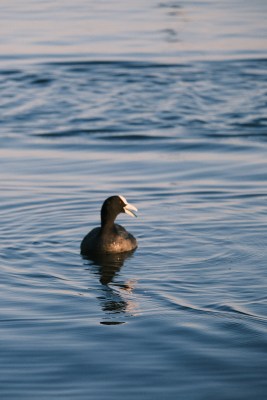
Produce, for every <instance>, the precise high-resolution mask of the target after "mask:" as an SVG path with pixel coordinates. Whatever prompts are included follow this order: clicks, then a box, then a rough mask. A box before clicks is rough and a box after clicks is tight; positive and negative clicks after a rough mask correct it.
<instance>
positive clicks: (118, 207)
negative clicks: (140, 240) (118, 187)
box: [81, 196, 137, 255]
mask: <svg viewBox="0 0 267 400" xmlns="http://www.w3.org/2000/svg"><path fill="white" fill-rule="evenodd" d="M134 211H137V208H136V207H134V206H133V205H132V204H129V203H128V202H127V200H126V199H125V197H123V196H112V197H109V198H108V199H106V200H105V201H104V203H103V205H102V208H101V227H98V228H94V229H93V230H92V231H90V232H89V233H88V234H87V235H86V236H85V237H84V238H83V240H82V242H81V253H82V254H86V255H88V254H89V255H90V254H93V253H113V254H114V253H123V252H128V251H132V250H134V249H136V247H137V241H136V239H135V238H134V236H133V235H131V233H129V232H127V231H126V229H124V228H123V227H122V226H121V225H118V224H114V221H115V219H116V217H117V216H118V214H120V213H126V214H129V215H131V216H132V217H135V216H136V215H135V213H134Z"/></svg>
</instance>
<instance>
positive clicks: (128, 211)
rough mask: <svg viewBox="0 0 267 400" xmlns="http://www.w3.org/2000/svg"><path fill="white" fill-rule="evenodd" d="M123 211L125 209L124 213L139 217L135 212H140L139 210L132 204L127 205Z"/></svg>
mask: <svg viewBox="0 0 267 400" xmlns="http://www.w3.org/2000/svg"><path fill="white" fill-rule="evenodd" d="M123 209H124V212H125V213H126V214H128V215H130V216H131V217H137V215H136V214H135V213H134V212H133V211H138V210H137V208H136V207H135V206H133V205H132V204H129V203H127V204H126V206H124V207H123Z"/></svg>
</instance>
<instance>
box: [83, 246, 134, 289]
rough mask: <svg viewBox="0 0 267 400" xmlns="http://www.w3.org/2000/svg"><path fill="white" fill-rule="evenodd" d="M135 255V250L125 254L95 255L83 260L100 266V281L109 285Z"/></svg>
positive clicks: (85, 257)
mask: <svg viewBox="0 0 267 400" xmlns="http://www.w3.org/2000/svg"><path fill="white" fill-rule="evenodd" d="M133 253H134V250H133V251H127V252H124V253H95V254H91V255H87V256H83V258H84V259H87V260H90V261H93V264H94V265H97V266H98V274H99V276H100V279H99V281H100V282H101V283H102V285H108V284H109V283H110V282H112V280H113V278H114V276H115V275H116V274H117V273H118V272H119V271H120V269H121V267H122V266H123V264H124V261H125V260H126V259H127V258H130V257H132V255H133Z"/></svg>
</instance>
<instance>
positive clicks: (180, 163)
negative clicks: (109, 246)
mask: <svg viewBox="0 0 267 400" xmlns="http://www.w3.org/2000/svg"><path fill="white" fill-rule="evenodd" d="M11 3H12V4H15V3H16V2H14V1H13V2H11ZM34 3H35V2H29V5H26V6H25V12H24V14H23V15H24V19H25V20H26V21H25V20H24V19H22V20H21V23H22V24H23V23H24V22H25V23H26V22H27V24H26V25H27V26H28V29H29V31H30V32H31V31H32V30H33V31H34V29H36V28H34V26H33V25H31V24H30V23H29V21H30V20H31V15H32V16H34V15H35V13H36V12H37V11H36V9H35V8H31V7H33V4H34ZM37 3H39V2H36V4H37ZM148 3H149V6H147V7H146V13H147V14H145V15H148V14H149V10H150V11H151V10H152V11H151V13H152V15H153V16H156V15H157V16H158V18H159V16H161V17H162V16H164V15H165V16H166V18H167V15H169V17H168V18H174V16H175V15H176V17H177V15H180V14H179V13H181V12H182V11H183V13H184V14H186V15H189V16H190V15H191V16H192V15H196V13H197V11H199V12H200V11H201V13H200V14H201V15H202V18H203V17H204V15H205V18H206V19H207V21H209V22H210V24H211V23H212V21H213V19H212V18H211V17H210V16H209V15H218V17H219V15H224V14H220V12H222V11H220V12H219V10H221V8H220V7H222V5H221V6H220V7H219V5H218V4H219V2H215V3H216V5H217V6H216V7H217V8H216V7H215V8H216V10H217V11H216V10H215V9H213V10H211V9H210V5H211V3H210V2H188V4H189V5H190V7H189V6H186V4H185V3H184V2H171V3H168V4H167V3H164V2H163V3H160V4H158V5H157V7H154V8H152V6H151V4H152V2H148ZM226 3H227V2H226ZM237 3H238V4H239V3H240V2H236V3H235V7H237ZM244 3H246V4H247V2H244ZM5 4H6V6H5V15H6V21H5V24H4V25H3V29H4V30H6V29H7V26H8V16H10V8H9V7H10V5H9V4H10V3H8V2H5ZM42 4H43V5H42ZM53 4H57V6H53V5H52V3H50V2H43V3H41V2H40V4H39V5H38V6H37V5H36V7H37V8H38V7H43V8H44V9H43V14H42V15H43V17H42V21H43V29H44V27H46V28H47V26H49V24H48V20H49V19H48V17H49V16H50V17H51V16H52V15H53V14H51V13H52V11H51V10H53V12H55V8H56V7H59V6H58V4H59V3H57V2H55V3H53ZM82 4H83V7H81V8H79V7H78V8H77V9H76V11H75V10H74V8H72V9H70V8H68V7H69V2H66V10H65V14H64V12H63V10H62V11H61V12H60V11H58V12H59V14H55V15H54V19H53V18H52V17H51V18H52V19H51V22H50V23H51V24H54V23H55V18H56V15H65V16H66V21H68V17H69V16H70V15H71V12H72V11H73V18H74V20H77V21H78V20H79V21H81V23H82V21H83V16H84V15H86V14H84V13H83V12H82V10H83V11H84V10H87V11H88V9H87V5H86V4H87V3H86V2H84V3H83V2H82V1H81V0H80V1H79V2H78V5H80V6H81V5H82ZM99 4H101V7H102V9H103V10H105V9H106V11H103V13H101V12H100V9H99V7H100V5H99ZM140 4H141V3H140ZM140 4H139V2H138V5H135V6H132V8H131V7H130V6H129V7H130V8H127V7H126V6H125V8H124V9H123V10H124V11H123V10H121V12H123V13H124V16H125V20H124V22H123V24H122V25H121V29H122V27H124V28H123V29H126V27H127V29H128V30H129V31H130V29H133V27H135V29H136V30H137V32H138V33H139V36H138V34H137V35H136V36H134V37H135V44H133V40H134V39H133V36H131V35H129V36H128V37H127V36H126V37H124V38H125V39H124V40H125V43H124V45H123V46H126V47H127V46H128V50H129V52H130V53H131V51H132V53H131V57H125V59H123V57H118V54H119V52H118V51H117V50H116V51H115V50H114V48H112V49H111V50H110V59H109V60H107V59H106V60H105V58H107V57H105V56H104V53H101V51H102V50H103V47H101V46H104V44H105V46H106V48H107V49H108V48H109V47H108V45H107V43H108V37H110V42H111V43H112V45H113V46H115V47H116V46H117V47H116V48H119V45H118V43H117V42H116V38H115V36H116V35H115V33H114V32H113V31H111V30H110V29H111V28H110V25H108V26H107V27H106V30H105V29H104V28H105V26H106V25H105V24H104V25H102V27H103V28H102V29H103V37H102V39H101V40H102V41H101V40H100V39H99V41H100V44H101V46H100V48H99V55H100V53H101V54H102V56H103V57H101V56H99V58H98V57H95V58H94V57H93V56H92V57H82V56H81V55H79V54H78V50H77V49H78V48H75V51H74V50H73V51H74V52H73V53H70V52H69V53H68V52H67V51H66V53H65V54H64V57H63V56H62V57H59V56H58V57H55V58H57V59H52V58H53V57H50V56H51V54H52V53H53V54H55V53H56V50H55V46H56V45H55V43H56V38H57V39H58V40H59V37H60V35H59V34H56V38H55V41H54V42H53V44H52V43H50V44H49V41H48V43H46V45H45V47H44V48H43V52H42V54H41V56H42V58H43V60H42V61H40V60H39V59H38V57H37V53H36V55H34V51H35V50H36V47H35V46H37V44H38V43H37V44H36V42H38V41H39V38H38V35H40V36H41V37H42V38H43V40H44V35H42V33H41V29H40V31H38V32H39V33H38V34H37V33H36V35H35V36H32V39H30V34H29V33H28V34H26V33H25V36H24V39H23V37H21V39H20V40H21V41H22V42H23V40H24V42H23V43H24V46H22V48H21V54H19V55H18V54H17V56H16V57H13V56H12V55H11V54H8V51H6V52H3V51H2V58H1V57H0V59H1V60H2V64H1V65H0V91H1V92H0V93H1V96H0V110H1V113H0V130H1V137H0V185H1V192H0V196H1V201H0V219H1V225H0V235H1V245H0V259H1V268H0V300H1V307H0V354H1V365H0V389H1V390H0V392H1V398H3V399H16V400H17V399H30V398H31V399H35V398H36V399H37V398H38V399H48V398H49V399H75V400H76V399H78V400H80V399H81V400H83V399H100V400H101V399H103V400H104V399H130V400H133V399H137V398H142V399H143V398H144V399H151V400H152V399H153V400H154V399H156V400H157V399H158V400H162V399H166V400H174V399H185V400H188V399H192V400H196V399H197V400H202V399H203V400H204V399H205V400H206V399H219V400H227V399H229V400H233V399H235V400H236V399H240V400H244V399H251V398H255V399H256V398H257V399H263V398H265V396H266V393H267V383H266V367H267V361H266V350H267V313H266V305H267V301H266V300H267V298H266V283H267V272H266V260H267V206H266V204H267V186H266V184H267V140H266V139H267V117H266V106H267V83H266V82H267V60H266V58H265V57H263V55H262V54H261V52H260V51H258V50H257V48H256V47H255V53H256V55H257V57H252V55H253V54H252V52H251V51H250V44H251V41H253V40H256V39H255V38H256V36H257V35H258V36H260V34H259V32H260V29H261V27H262V26H263V19H264V18H263V17H262V19H261V18H260V13H259V11H260V10H263V11H265V10H266V7H265V2H260V1H258V2H255V10H256V11H257V12H256V11H255V13H254V14H253V13H252V12H251V24H250V25H249V29H248V35H249V37H250V38H251V41H248V43H247V47H246V48H243V50H242V52H241V53H242V54H241V55H240V56H239V57H238V56H237V53H236V52H235V56H234V57H232V56H231V55H230V53H229V57H228V58H227V57H225V59H224V60H222V59H220V58H222V57H221V56H222V54H221V56H220V55H219V52H218V53H217V56H216V57H215V58H216V60H214V59H213V57H212V52H213V50H212V48H213V49H215V47H216V46H215V47H212V48H211V49H210V50H209V51H210V53H209V54H206V55H205V56H203V58H202V60H201V57H200V59H199V60H195V59H193V58H194V57H193V58H192V57H191V56H190V54H189V53H188V54H187V53H186V52H183V51H182V50H181V51H182V53H183V54H182V56H181V59H180V58H179V57H177V59H176V62H174V60H173V54H174V53H173V52H172V50H173V49H172V46H174V43H176V45H178V43H180V45H181V46H182V45H183V46H184V47H186V44H188V45H189V44H190V43H191V42H190V40H189V38H190V37H191V36H190V35H189V33H190V32H191V34H193V33H192V32H193V31H192V30H190V29H189V27H188V24H189V26H191V25H190V23H189V22H185V25H186V27H187V28H186V29H187V31H186V32H185V36H184V39H183V40H182V39H181V42H179V41H178V40H177V41H174V40H170V41H168V40H167V39H166V37H164V38H165V39H162V42H160V41H159V50H158V57H156V58H157V60H156V59H155V57H152V56H151V57H150V56H149V55H146V56H145V55H143V56H141V55H139V56H137V55H136V49H137V48H139V49H141V47H140V46H141V44H140V43H141V42H140V38H141V37H142V35H143V37H144V48H146V47H149V44H150V41H149V39H148V38H147V36H145V35H144V32H143V31H142V29H141V28H142V27H144V21H143V20H142V19H141V20H140V25H138V24H137V21H139V15H140V14H138V15H136V14H134V13H133V12H132V11H133V9H135V10H136V9H137V7H139V8H140V7H141V6H140ZM91 5H92V10H93V11H92V16H95V18H96V16H98V19H97V18H96V21H98V22H99V21H100V20H101V21H102V22H103V21H106V20H108V19H109V21H110V24H111V22H112V18H111V16H109V14H108V10H112V11H110V12H111V14H110V15H113V16H114V15H116V10H117V9H118V7H119V5H121V3H119V2H115V1H114V2H111V3H109V7H110V8H108V6H107V4H106V3H105V2H98V3H96V2H91ZM93 6H94V7H95V8H93ZM53 7H54V8H53ZM105 7H107V8H105ZM134 7H136V8H134ZM143 7H145V6H144V5H143ZM218 7H219V10H218ZM233 7H234V6H233ZM251 7H252V6H251ZM30 9H31V10H32V14H31V13H30ZM102 9H101V10H102ZM71 10H72V11H71ZM97 10H98V11H97ZM248 10H250V11H251V8H250V6H247V8H246V7H244V8H243V9H242V10H241V11H240V18H239V19H238V18H237V15H238V13H237V8H233V13H232V20H230V21H228V22H229V26H230V27H233V25H234V22H236V26H237V27H238V26H239V27H240V26H242V22H243V21H244V16H248V15H249V12H248ZM194 12H195V14H194ZM170 13H171V14H170ZM209 13H210V14H209ZM16 15H17V16H18V15H19V14H16ZM88 15H89V14H88ZM90 15H91V14H90ZM234 17H235V18H236V19H234ZM256 17H257V18H256ZM18 18H19V17H18ZM40 18H41V17H40ZM101 18H102V19H101ZM127 18H128V20H129V21H131V23H132V25H131V24H130V23H129V25H127V24H126V22H127ZM162 18H163V17H162ZM162 18H161V19H160V18H159V20H160V21H161V22H162V24H163V25H164V26H166V23H165V22H166V21H165V20H163V19H162ZM253 18H254V19H253ZM256 19H258V21H259V23H258V25H259V28H258V29H259V30H258V31H257V30H254V31H253V29H256V28H255V26H256V22H255V21H256ZM23 21H24V22H23ZM61 21H63V19H61ZM133 21H135V22H133ZM155 21H157V20H156V19H155ZM164 21H165V22H164ZM193 21H195V20H193ZM201 21H202V20H201V19H200V21H199V24H200V25H198V26H197V25H195V24H193V25H194V29H195V30H196V31H197V28H199V32H202V31H201V27H203V25H201ZM223 21H224V24H223V22H221V23H222V25H223V26H225V32H224V33H221V35H222V37H224V40H225V46H226V44H227V46H226V47H227V48H228V50H229V49H230V43H231V37H232V36H231V35H232V34H233V32H232V31H231V29H230V28H229V26H228V25H227V23H226V22H225V21H226V19H225V18H224V19H223ZM47 24H48V25H47ZM155 24H157V23H156V22H155ZM94 26H95V29H96V30H97V32H100V27H99V24H96V25H94ZM18 27H19V25H18ZM227 27H228V28H227ZM252 27H254V28H253V29H252ZM92 29H93V28H92ZM114 29H115V28H114ZM116 29H118V28H116ZM116 29H115V31H116ZM127 29H126V30H127ZM147 29H148V30H149V29H150V32H154V30H153V29H154V28H153V27H152V25H151V24H148V25H147ZM227 29H228V30H227ZM236 29H238V28H236ZM252 31H253V32H254V34H255V35H254V36H253V35H252V33H251V32H252ZM24 32H26V31H24ZM112 32H113V34H112ZM116 32H117V31H116ZM127 32H128V31H127ZM165 33H166V32H165ZM227 33H228V34H229V37H228V36H227ZM167 34H170V32H169V33H168V32H167ZM51 35H52V34H51ZM62 35H63V36H64V38H65V40H66V46H67V47H68V50H70V49H71V48H72V49H73V47H72V40H73V38H74V37H75V35H74V34H73V32H72V35H71V34H70V38H68V36H65V34H63V31H62ZM109 35H110V36H109ZM114 35H115V36H114ZM202 35H203V32H202ZM15 36H16V37H18V34H17V33H16V34H14V36H13V37H12V36H11V37H10V38H9V39H7V37H5V39H3V43H2V44H1V46H2V47H1V50H3V46H4V44H5V43H6V48H8V40H9V44H10V46H11V44H12V43H13V46H17V44H15ZM122 36H123V35H122ZM122 36H121V35H119V37H120V38H121V37H122ZM82 37H84V38H85V39H86V36H79V40H80V42H81V41H82ZM148 37H150V38H151V40H152V38H153V40H155V36H154V35H152V33H151V36H148ZM71 38H72V39H71ZM161 38H163V36H161ZM185 38H187V40H186V39H185ZM202 38H204V36H202ZM236 38H237V40H238V44H239V45H240V43H241V42H242V43H245V42H246V40H247V39H246V35H245V33H244V32H243V31H242V29H241V30H239V31H238V34H236ZM85 39H84V40H85ZM94 39H95V40H96V36H94ZM173 39H174V38H173ZM47 40H48V39H47ZM203 40H204V39H203ZM213 40H214V42H213V44H215V42H216V40H215V38H213ZM77 41H78V39H77ZM85 41H86V40H85ZM59 43H61V42H60V41H59ZM153 43H154V45H153V46H154V47H153V46H152V47H153V49H152V50H153V51H152V53H153V52H155V53H157V49H156V47H155V46H156V44H155V43H156V42H154V41H153ZM164 43H165V44H164ZM168 43H169V44H168ZM217 43H218V42H217ZM257 43H258V46H259V48H260V47H261V40H260V39H259V42H257ZM93 44H95V42H94V40H93V41H92V43H91V45H93ZM235 44H237V42H235ZM131 45H132V46H133V47H132V49H133V50H131ZM163 45H164V46H166V47H165V50H166V52H168V51H169V53H168V54H169V56H170V57H168V55H167V53H166V57H165V56H164V53H163V54H161V57H160V49H161V48H162V46H163ZM206 45H207V41H206ZM38 46H40V43H39V44H38ZM42 46H44V44H42V45H41V49H42ZM62 46H63V44H62V43H61V47H60V48H62ZM73 46H74V44H73ZM168 46H171V47H168ZM203 46H204V42H203ZM233 46H234V45H233ZM237 47H238V46H237ZM239 47H242V46H241V45H240V46H239ZM10 48H12V46H11V47H10ZM188 48H190V46H189V47H188ZM16 49H17V47H16ZM23 49H24V50H23ZM30 49H32V51H33V52H32V54H31V57H30V60H29V59H28V58H27V57H28V56H29V54H30ZM101 49H102V50H101ZM122 49H123V47H122ZM261 49H262V47H261ZM87 50H88V48H87ZM113 50H114V52H113ZM176 50H177V49H176ZM228 50H227V51H228ZM62 51H63V50H62ZM179 51H180V50H179ZM23 52H24V53H25V54H24V55H25V57H23ZM48 52H50V53H51V54H50V56H48V55H47V54H48ZM112 52H113V53H112ZM26 53H27V54H26ZM74 53H75V54H74ZM115 53H116V54H115ZM122 53H123V51H122V52H121V54H122ZM199 54H201V52H200V53H199ZM224 54H225V53H224ZM244 54H246V55H247V57H244ZM26 55H27V57H26ZM176 55H177V54H176ZM195 55H196V54H195ZM46 56H47V60H46V61H45V59H46ZM206 56H209V57H208V58H210V59H209V60H206V58H207V57H206ZM90 58H91V59H90ZM118 58H121V59H118ZM126 58H127V59H126ZM130 58H132V59H130ZM160 58H161V61H160ZM170 59H172V62H171V61H170ZM38 60H39V61H38ZM112 194H122V195H124V196H125V197H126V198H127V200H129V201H130V202H131V203H133V204H134V205H136V206H137V207H138V209H139V213H138V218H137V219H133V218H130V217H129V216H127V215H121V216H119V218H118V221H119V223H121V224H122V225H124V226H125V227H126V228H127V229H129V231H130V232H131V233H133V234H134V235H135V236H136V237H137V239H138V242H139V247H138V249H137V251H135V252H134V253H133V254H131V255H119V256H115V257H98V258H97V259H94V260H89V259H85V258H82V257H81V256H80V249H79V246H80V241H81V240H82V238H83V236H84V235H85V234H86V233H87V232H88V231H89V230H90V229H91V228H93V227H94V226H97V225H98V224H99V210H100V207H101V204H102V202H103V200H104V199H105V198H106V197H108V196H109V195H112Z"/></svg>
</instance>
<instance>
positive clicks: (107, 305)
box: [83, 251, 136, 324]
mask: <svg viewBox="0 0 267 400" xmlns="http://www.w3.org/2000/svg"><path fill="white" fill-rule="evenodd" d="M133 253H134V251H129V252H124V253H118V254H112V253H102V254H94V255H90V256H83V258H84V259H87V260H89V261H90V262H91V267H93V266H95V267H97V275H99V281H100V283H101V284H102V294H101V295H100V296H99V297H98V298H99V300H100V302H101V306H102V310H103V311H104V312H105V314H106V315H107V316H108V317H109V318H110V315H114V314H116V315H118V316H119V315H121V314H125V313H127V314H129V315H133V314H135V313H136V304H135V303H134V302H133V301H132V300H131V299H130V298H127V295H128V294H131V293H132V290H133V288H134V284H135V282H134V281H130V280H129V281H126V282H123V283H114V285H112V286H114V287H111V286H109V283H112V281H113V278H114V277H115V276H116V274H118V273H119V271H120V269H121V267H122V266H123V264H124V262H125V260H126V259H129V258H131V257H132V255H133ZM90 269H91V268H90ZM116 288H118V289H119V290H117V289H116ZM123 293H125V295H124V294H123ZM104 323H105V322H104ZM108 323H109V324H110V323H113V322H111V321H109V322H108ZM114 323H121V322H118V321H116V322H114Z"/></svg>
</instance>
